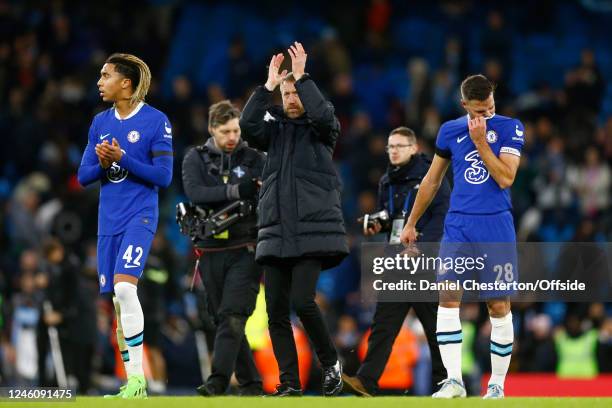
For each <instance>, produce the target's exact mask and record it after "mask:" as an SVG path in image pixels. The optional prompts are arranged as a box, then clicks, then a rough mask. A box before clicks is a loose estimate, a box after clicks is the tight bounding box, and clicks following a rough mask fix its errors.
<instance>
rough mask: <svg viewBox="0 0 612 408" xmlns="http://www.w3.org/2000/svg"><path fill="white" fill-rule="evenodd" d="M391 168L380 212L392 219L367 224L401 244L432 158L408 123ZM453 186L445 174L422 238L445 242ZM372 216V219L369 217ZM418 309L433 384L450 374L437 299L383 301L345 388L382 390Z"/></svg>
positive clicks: (393, 136) (396, 138)
mask: <svg viewBox="0 0 612 408" xmlns="http://www.w3.org/2000/svg"><path fill="white" fill-rule="evenodd" d="M387 152H388V154H389V162H390V165H389V168H388V169H387V172H386V173H385V174H384V175H383V176H382V177H381V179H380V182H379V186H378V211H379V213H380V212H382V211H386V214H385V215H387V216H388V217H385V216H383V217H381V218H382V219H383V220H385V221H386V222H382V223H381V222H379V221H377V220H376V218H379V217H380V215H379V213H377V215H373V217H371V218H374V219H373V220H371V221H370V222H369V223H367V225H364V234H365V235H366V236H371V235H374V234H377V233H379V232H381V231H384V232H386V233H387V236H388V242H389V244H391V245H397V244H399V243H400V240H399V236H400V233H401V232H402V229H403V228H404V224H405V222H406V219H407V217H408V215H409V214H410V209H411V208H412V205H413V204H414V199H415V197H416V193H417V191H418V188H419V184H420V183H421V180H422V179H423V177H424V176H425V174H426V173H427V170H428V169H429V165H430V164H431V161H430V160H429V159H428V158H427V157H426V156H425V155H424V154H422V153H418V145H417V139H416V135H415V133H414V131H413V130H412V129H409V128H407V127H399V128H397V129H394V130H392V131H391V133H390V135H389V139H388V144H387ZM449 197H450V186H449V183H448V181H447V180H446V179H445V180H444V181H443V183H442V185H441V186H440V190H439V191H438V194H437V195H436V197H435V198H434V200H433V202H432V204H431V205H430V206H429V207H428V210H427V212H426V213H425V214H424V215H423V217H422V218H421V220H420V221H419V224H418V225H417V231H418V232H419V233H420V238H419V240H420V241H421V242H439V241H440V239H441V238H442V232H443V226H444V217H445V216H446V212H447V211H448V205H449ZM366 221H367V220H366ZM410 308H414V311H415V313H416V315H417V317H418V318H419V320H420V321H421V324H422V325H423V328H424V331H425V335H426V336H427V342H428V344H429V350H430V352H431V362H432V385H434V386H435V384H437V383H438V382H440V381H442V380H444V379H445V378H446V370H445V369H444V365H443V364H442V359H441V357H440V350H439V348H438V342H437V339H436V314H437V308H438V304H437V303H421V302H378V303H377V304H376V313H375V315H374V319H373V321H372V332H371V334H370V338H369V339H368V352H367V354H366V357H365V358H364V360H363V362H362V364H361V367H360V368H359V370H358V371H357V374H356V376H355V377H350V376H347V375H345V374H343V376H342V378H343V380H344V384H345V390H346V391H348V392H351V393H354V394H357V395H363V396H371V395H373V394H375V393H376V392H377V391H378V380H379V378H380V377H381V375H382V373H383V371H384V369H385V366H386V364H387V360H388V359H389V355H390V354H391V349H392V347H393V343H394V341H395V338H396V337H397V334H398V333H399V331H400V328H401V326H402V324H403V322H404V319H405V318H406V315H407V314H408V312H409V311H410Z"/></svg>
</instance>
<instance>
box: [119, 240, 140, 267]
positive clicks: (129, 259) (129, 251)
mask: <svg viewBox="0 0 612 408" xmlns="http://www.w3.org/2000/svg"><path fill="white" fill-rule="evenodd" d="M132 251H133V252H134V254H135V255H136V257H135V258H134V260H133V262H132ZM142 254H143V250H142V247H139V246H137V247H134V245H129V246H128V247H127V249H126V250H125V253H124V254H123V257H122V259H123V260H125V265H123V267H124V268H138V267H139V266H140V258H142Z"/></svg>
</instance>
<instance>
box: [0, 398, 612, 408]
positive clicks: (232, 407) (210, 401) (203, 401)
mask: <svg viewBox="0 0 612 408" xmlns="http://www.w3.org/2000/svg"><path fill="white" fill-rule="evenodd" d="M5 406H13V407H16V408H26V407H34V408H41V407H43V406H44V407H51V408H60V407H67V408H77V407H78V408H80V407H88V408H89V407H91V408H97V407H105V408H106V407H125V408H129V407H160V408H174V407H177V408H192V407H193V408H196V407H197V408H243V407H244V408H259V407H266V408H268V407H272V408H276V407H278V408H319V407H329V408H365V407H376V408H396V407H400V408H403V407H409V406H414V407H417V408H421V407H453V408H455V407H457V408H461V407H469V408H474V407H481V406H487V407H493V406H494V407H537V408H546V407H554V408H557V407H581V408H582V407H587V408H597V407H612V398H506V399H504V400H501V401H483V400H482V399H480V398H467V399H454V400H444V401H441V400H433V399H431V398H428V397H421V398H418V397H378V398H357V397H339V398H322V397H302V398H261V397H249V398H245V397H243V398H238V397H217V398H203V397H150V398H149V399H148V400H146V401H121V400H105V399H103V398H99V397H77V398H76V401H74V402H55V403H45V402H43V403H39V402H19V403H11V402H9V403H8V404H7V403H6V400H5V401H0V407H5Z"/></svg>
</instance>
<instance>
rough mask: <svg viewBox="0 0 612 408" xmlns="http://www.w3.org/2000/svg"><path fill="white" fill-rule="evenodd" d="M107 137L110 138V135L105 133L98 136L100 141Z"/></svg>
mask: <svg viewBox="0 0 612 408" xmlns="http://www.w3.org/2000/svg"><path fill="white" fill-rule="evenodd" d="M109 136H110V133H107V134H105V135H100V140H104V139H106V138H107V137H109Z"/></svg>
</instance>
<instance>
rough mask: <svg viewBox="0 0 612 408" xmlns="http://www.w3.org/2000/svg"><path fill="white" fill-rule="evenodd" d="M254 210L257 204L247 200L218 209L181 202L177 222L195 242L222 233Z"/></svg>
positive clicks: (177, 206)
mask: <svg viewBox="0 0 612 408" xmlns="http://www.w3.org/2000/svg"><path fill="white" fill-rule="evenodd" d="M254 212H255V204H254V203H252V202H251V201H247V200H238V201H234V202H232V203H230V204H228V205H226V206H225V207H223V208H221V209H219V210H216V211H215V210H212V209H206V208H203V207H200V206H198V205H193V204H191V203H182V202H181V203H178V204H177V205H176V223H177V224H178V226H179V229H180V231H181V233H183V234H185V235H187V236H189V237H190V238H191V241H192V242H194V243H195V242H197V241H201V240H204V239H208V238H211V237H213V236H215V235H217V234H220V233H222V232H223V231H225V230H227V229H228V228H229V227H231V226H232V225H234V224H236V223H238V222H240V220H242V219H244V218H246V217H248V216H250V215H252V214H253V213H254Z"/></svg>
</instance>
